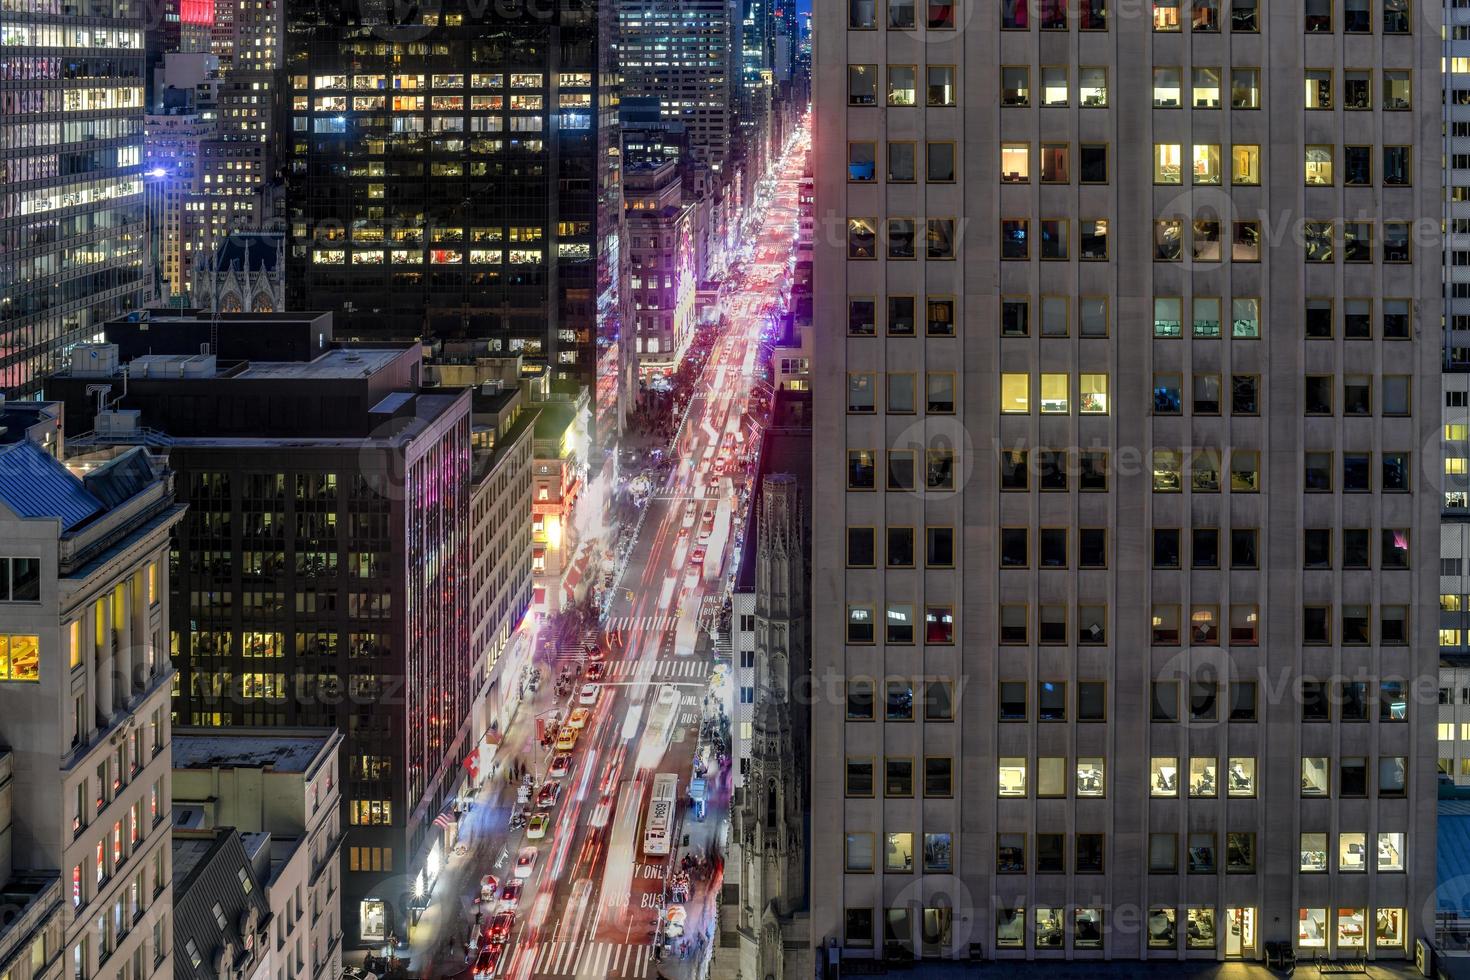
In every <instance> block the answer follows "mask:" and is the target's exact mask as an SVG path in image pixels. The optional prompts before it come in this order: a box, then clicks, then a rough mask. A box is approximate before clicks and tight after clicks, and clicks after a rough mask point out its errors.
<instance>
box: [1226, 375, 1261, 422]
mask: <svg viewBox="0 0 1470 980" xmlns="http://www.w3.org/2000/svg"><path fill="white" fill-rule="evenodd" d="M1259 385H1260V379H1259V378H1258V377H1256V375H1254V374H1233V375H1231V376H1230V413H1231V414H1232V415H1256V414H1258V413H1259V412H1260V403H1259V401H1258V400H1257V397H1256V391H1257V389H1258V387H1259Z"/></svg>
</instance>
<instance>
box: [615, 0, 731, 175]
mask: <svg viewBox="0 0 1470 980" xmlns="http://www.w3.org/2000/svg"><path fill="white" fill-rule="evenodd" d="M731 26H732V25H731V23H730V4H729V0H618V28H619V29H618V38H619V51H618V54H619V63H620V67H621V69H622V75H623V97H624V98H640V97H646V98H656V99H658V100H659V102H660V104H661V106H662V116H663V118H664V119H665V120H668V121H677V122H681V123H683V124H684V128H685V130H686V131H687V132H688V134H689V152H690V154H691V155H692V156H693V157H694V159H695V160H697V161H699V162H700V163H703V164H706V165H708V166H710V167H712V168H713V169H715V170H719V169H720V168H721V167H722V166H723V165H724V162H725V158H726V156H727V154H728V152H729V149H730V130H731V125H732V122H731V120H732V118H733V105H732V95H733V92H734V88H733V84H734V83H733V80H732V79H731V77H730V70H729V69H730V57H729V55H730V45H731V42H732V31H731Z"/></svg>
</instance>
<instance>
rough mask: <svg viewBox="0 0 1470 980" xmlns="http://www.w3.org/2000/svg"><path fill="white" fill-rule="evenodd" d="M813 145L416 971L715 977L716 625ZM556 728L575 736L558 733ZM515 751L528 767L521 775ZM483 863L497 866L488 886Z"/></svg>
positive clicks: (534, 699) (546, 682)
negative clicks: (595, 621) (590, 619)
mask: <svg viewBox="0 0 1470 980" xmlns="http://www.w3.org/2000/svg"><path fill="white" fill-rule="evenodd" d="M805 152H806V135H805V132H804V131H803V132H801V133H799V134H798V135H797V137H796V138H795V139H794V140H793V141H792V143H791V146H790V150H789V152H788V153H787V154H786V156H785V158H784V160H783V161H782V163H781V165H780V167H779V170H778V174H779V177H778V179H777V180H775V181H773V183H772V186H771V188H770V194H769V200H768V201H767V202H766V203H765V207H764V211H763V214H762V215H761V216H760V217H759V218H758V224H757V232H758V233H757V235H756V236H754V237H753V238H752V240H751V244H750V245H749V246H748V247H747V249H746V251H745V252H744V253H742V254H741V255H739V256H737V257H736V258H735V260H734V261H733V262H732V263H731V268H732V269H733V270H734V271H733V274H732V276H731V277H730V278H729V279H728V280H727V281H726V282H724V283H723V284H722V288H721V292H720V304H721V328H720V331H719V334H718V337H717V339H716V341H715V344H714V349H713V352H712V355H711V357H710V359H709V361H708V363H707V364H706V365H705V369H704V373H703V375H702V377H701V378H700V381H699V383H698V385H697V386H696V389H695V392H694V395H693V397H692V401H691V404H690V406H689V407H688V412H687V415H686V416H685V418H684V420H683V424H682V425H681V426H680V427H679V429H678V431H677V434H676V436H675V440H674V445H673V446H672V447H671V451H672V452H673V454H674V457H675V459H676V460H677V461H678V462H677V464H676V465H675V466H674V467H672V468H671V469H667V470H661V471H659V472H660V473H662V474H666V476H665V480H664V483H663V485H662V486H654V485H653V484H652V482H651V481H649V480H646V479H645V480H643V481H639V480H637V479H634V480H633V481H631V482H632V483H633V484H634V485H635V487H636V488H638V489H644V490H645V491H647V493H646V497H647V499H646V502H645V503H644V505H643V511H642V514H643V516H642V519H641V520H640V521H639V523H638V533H637V536H636V537H635V538H634V540H633V543H632V546H631V549H630V551H629V553H628V554H627V556H626V561H625V562H624V563H623V565H622V567H621V569H620V574H618V577H617V578H616V579H615V580H614V581H613V582H611V585H610V588H611V592H610V597H611V598H610V601H609V602H608V604H607V609H606V611H605V615H604V618H603V621H602V630H601V631H600V632H599V633H598V634H597V635H596V642H595V647H592V646H589V648H586V649H584V650H582V651H578V650H577V649H575V648H574V649H567V648H566V647H565V645H563V646H562V647H560V648H558V647H557V646H556V645H554V644H542V647H541V651H542V652H541V654H540V656H539V657H538V659H537V662H536V668H537V670H538V671H539V682H538V683H537V684H536V685H535V687H536V690H534V691H527V692H526V699H525V700H524V701H523V703H522V704H521V706H520V708H519V710H518V712H517V715H516V718H515V721H514V723H513V724H512V725H511V727H510V728H509V730H508V731H507V732H506V734H505V738H504V739H503V740H502V742H501V744H500V746H499V748H498V752H497V755H496V765H497V771H496V773H495V774H494V775H493V776H492V777H490V778H487V779H486V781H485V783H484V788H483V789H482V791H481V792H480V794H479V797H478V799H477V802H476V805H475V806H474V808H473V809H472V810H471V811H469V812H468V813H466V814H464V815H463V816H462V817H461V820H460V827H459V840H460V842H461V843H462V844H464V853H463V854H456V855H453V856H452V857H450V858H449V859H448V866H447V868H446V869H445V871H444V873H443V874H441V876H440V879H439V881H438V883H437V886H436V888H435V893H434V895H433V900H432V902H431V903H430V905H429V908H428V909H427V910H426V911H425V913H424V915H423V918H422V919H421V921H420V923H419V925H418V926H417V927H416V928H415V930H414V934H413V936H412V942H411V952H410V961H411V962H410V970H411V971H416V972H418V973H420V974H421V975H425V976H428V975H433V976H449V975H455V974H461V973H463V974H470V973H478V974H485V973H488V974H489V975H492V976H512V977H517V978H525V977H534V976H564V977H571V976H581V977H597V976H609V977H652V976H653V975H654V974H655V973H656V972H661V973H662V974H663V975H665V976H669V977H692V976H698V975H701V969H700V968H701V964H702V963H703V962H704V959H705V957H707V955H708V953H709V937H710V936H711V935H712V934H713V932H714V929H715V924H714V920H713V914H714V901H713V896H714V895H715V894H716V893H717V891H718V889H719V885H720V881H721V868H722V865H723V855H724V852H725V846H726V840H725V837H726V835H727V833H728V825H727V818H728V810H729V786H730V779H729V765H730V764H731V763H730V761H729V756H728V752H729V731H728V721H726V720H725V718H726V716H727V714H728V712H729V710H730V709H729V707H728V704H729V699H730V697H731V691H730V684H729V680H728V665H727V664H724V663H721V662H719V661H718V660H717V658H716V655H715V652H716V651H715V645H714V642H713V640H712V637H711V633H712V630H713V628H714V626H715V625H716V623H717V620H718V613H719V608H720V606H721V604H722V602H723V599H724V596H725V587H726V584H727V583H728V581H729V578H730V575H731V574H732V572H733V566H732V561H733V556H734V555H736V554H738V548H737V547H736V545H737V535H738V533H739V530H740V524H741V521H740V520H739V519H738V517H739V515H740V514H741V511H742V504H741V501H742V499H743V497H742V492H741V491H742V488H743V487H744V485H745V483H746V482H747V480H748V473H749V468H750V466H752V465H753V462H754V454H753V452H752V451H751V450H752V446H753V442H752V440H758V438H759V431H760V422H759V420H758V419H756V418H754V417H752V416H751V415H750V414H748V408H749V405H748V399H749V396H750V395H751V393H752V392H753V391H756V390H759V388H760V385H759V384H758V380H757V379H758V378H759V377H760V375H761V374H762V370H763V369H762V367H761V365H760V363H759V357H758V355H759V353H760V347H761V340H762V335H763V334H766V333H768V331H769V328H770V325H771V322H772V317H773V315H774V314H776V313H777V312H778V311H779V309H780V305H781V303H782V300H783V297H784V296H785V295H786V294H787V293H788V292H789V289H790V273H791V265H792V258H791V256H792V254H793V249H792V246H793V241H794V238H795V235H796V194H797V178H799V176H800V174H801V171H802V166H803V164H804V159H805ZM584 685H585V686H584ZM559 724H560V725H561V726H562V727H560V730H559V732H560V733H558V725H559ZM569 732H570V733H572V734H568V733H569ZM560 738H566V739H567V741H561V742H560V747H558V744H557V741H555V740H558V739H560ZM543 741H551V742H552V744H550V745H549V746H544V745H543V744H542V743H543ZM568 744H571V745H572V746H573V747H572V748H570V749H569V750H568V749H566V746H567V745H568ZM696 760H699V767H700V771H702V772H705V773H706V774H707V778H706V779H705V780H704V786H705V787H706V788H705V790H704V792H703V794H702V795H703V797H704V806H703V810H704V812H703V814H702V818H701V817H700V816H699V815H697V813H696V808H695V804H693V803H692V801H691V780H692V779H693V778H694V775H695V769H696ZM511 767H522V768H524V769H525V770H526V771H527V773H528V774H529V776H528V779H526V780H515V781H514V782H513V781H512V780H510V779H509V778H508V777H507V770H508V769H509V768H511ZM563 770H565V771H564V772H563ZM661 776H662V777H664V778H662V779H661V778H660V777H661ZM655 783H658V784H660V787H659V788H660V789H663V788H664V786H665V784H669V783H675V784H676V788H675V789H673V790H672V791H671V792H672V795H673V796H674V798H675V800H676V803H675V805H674V806H673V807H672V812H671V814H670V819H669V823H668V825H667V826H666V827H663V829H662V831H661V834H662V843H661V844H660V842H659V840H658V838H659V837H660V827H662V819H661V817H660V819H657V820H655V819H654V818H653V817H652V816H651V814H652V812H654V811H657V812H658V813H660V814H662V812H663V810H664V809H665V808H663V807H657V806H654V805H653V803H652V797H653V795H655ZM523 786H524V787H525V788H524V789H523V788H522V787H523ZM665 791H666V792H668V791H667V790H665ZM518 797H519V798H520V801H519V802H518ZM523 821H524V824H525V825H524V826H521V824H522V822H523ZM512 822H514V823H515V824H517V826H515V827H514V828H512V826H511V824H512ZM686 841H687V844H686ZM686 857H688V858H689V861H690V866H689V871H688V873H687V874H683V873H680V871H681V868H682V867H683V866H684V864H685V859H686ZM485 875H491V876H493V877H494V879H495V884H494V889H493V893H494V897H493V899H492V898H491V897H490V895H491V889H490V886H489V884H488V883H485V882H484V881H483V879H484V876H485ZM507 885H510V886H511V894H510V896H507V895H506V886H507ZM482 888H483V889H484V894H485V898H486V900H485V901H483V902H481V901H480V896H481V892H482ZM660 936H661V937H662V938H663V940H664V942H663V943H661V944H660V943H656V941H655V940H656V938H658V937H660ZM467 943H473V944H474V945H473V947H472V948H471V949H470V950H469V952H468V953H466V950H465V946H466V944H467ZM660 947H662V948H660Z"/></svg>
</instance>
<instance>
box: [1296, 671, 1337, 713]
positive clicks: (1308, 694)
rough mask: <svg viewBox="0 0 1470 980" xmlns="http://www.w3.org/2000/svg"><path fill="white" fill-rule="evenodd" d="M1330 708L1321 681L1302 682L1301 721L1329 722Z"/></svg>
mask: <svg viewBox="0 0 1470 980" xmlns="http://www.w3.org/2000/svg"><path fill="white" fill-rule="evenodd" d="M1331 719H1332V712H1331V706H1330V704H1329V702H1328V700H1327V690H1326V687H1325V685H1323V683H1322V682H1321V681H1309V680H1303V681H1302V721H1330V720H1331Z"/></svg>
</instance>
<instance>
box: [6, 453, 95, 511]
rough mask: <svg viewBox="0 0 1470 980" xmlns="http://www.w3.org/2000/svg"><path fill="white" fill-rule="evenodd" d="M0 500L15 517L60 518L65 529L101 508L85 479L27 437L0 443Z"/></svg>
mask: <svg viewBox="0 0 1470 980" xmlns="http://www.w3.org/2000/svg"><path fill="white" fill-rule="evenodd" d="M0 504H4V505H5V506H6V507H8V508H10V510H11V511H12V512H13V513H14V514H15V516H17V517H21V518H29V519H44V518H47V517H50V518H54V519H56V520H59V521H60V522H61V529H62V531H64V532H65V531H72V530H75V529H77V528H79V527H81V526H82V525H84V524H86V523H88V522H89V521H91V520H92V519H93V518H95V517H96V516H97V515H98V514H100V513H102V511H103V510H104V508H103V506H102V501H100V500H98V499H97V498H96V497H94V496H93V495H92V493H91V492H90V491H89V490H88V489H87V486H86V484H85V483H83V482H82V481H81V480H80V479H78V478H77V477H76V476H73V475H72V473H71V471H70V470H68V469H67V468H66V467H65V466H63V465H61V463H59V462H57V460H56V458H55V457H54V456H52V455H50V454H49V453H47V452H46V451H45V450H43V449H42V448H41V447H40V446H38V445H36V444H35V443H34V442H31V441H30V440H28V439H23V440H21V441H20V442H13V443H10V444H9V445H6V446H3V447H0Z"/></svg>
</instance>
